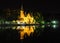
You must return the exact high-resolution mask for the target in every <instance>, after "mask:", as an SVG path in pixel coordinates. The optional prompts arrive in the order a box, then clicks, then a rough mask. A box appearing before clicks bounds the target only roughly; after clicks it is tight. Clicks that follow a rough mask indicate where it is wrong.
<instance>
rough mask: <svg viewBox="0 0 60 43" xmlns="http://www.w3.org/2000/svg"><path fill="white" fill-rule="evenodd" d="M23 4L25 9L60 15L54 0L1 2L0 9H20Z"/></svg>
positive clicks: (59, 7) (8, 0) (10, 0)
mask: <svg viewBox="0 0 60 43" xmlns="http://www.w3.org/2000/svg"><path fill="white" fill-rule="evenodd" d="M21 3H23V5H24V8H25V9H31V10H34V11H35V10H41V11H43V12H50V13H60V6H59V4H60V3H59V1H58V0H57V1H55V0H1V1H0V9H3V8H20V6H21Z"/></svg>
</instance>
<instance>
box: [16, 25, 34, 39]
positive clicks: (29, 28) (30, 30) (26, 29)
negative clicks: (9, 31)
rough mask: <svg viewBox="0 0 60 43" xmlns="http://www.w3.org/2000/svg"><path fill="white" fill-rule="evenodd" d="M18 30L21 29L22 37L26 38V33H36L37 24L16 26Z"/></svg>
mask: <svg viewBox="0 0 60 43" xmlns="http://www.w3.org/2000/svg"><path fill="white" fill-rule="evenodd" d="M16 29H17V30H20V31H19V32H20V39H24V36H25V34H27V35H28V36H30V34H31V33H34V30H35V26H18V27H17V28H16Z"/></svg>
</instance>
